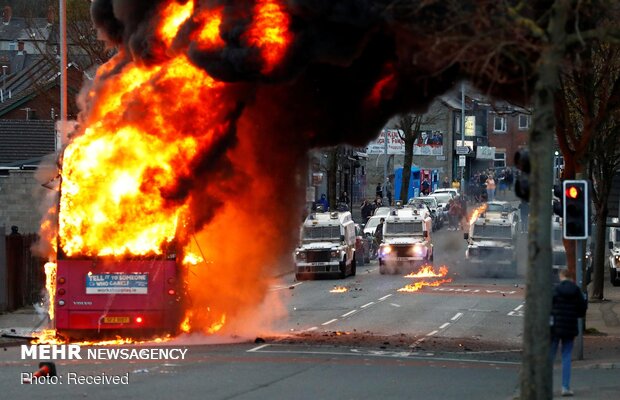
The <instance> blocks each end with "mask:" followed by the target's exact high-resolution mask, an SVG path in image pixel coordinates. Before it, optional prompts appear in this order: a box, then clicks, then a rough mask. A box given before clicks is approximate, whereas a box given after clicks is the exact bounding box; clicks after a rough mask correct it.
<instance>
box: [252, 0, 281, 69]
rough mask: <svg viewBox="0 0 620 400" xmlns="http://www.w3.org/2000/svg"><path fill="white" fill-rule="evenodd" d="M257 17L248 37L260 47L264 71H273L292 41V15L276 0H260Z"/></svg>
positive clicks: (257, 4)
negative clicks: (290, 29) (290, 28)
mask: <svg viewBox="0 0 620 400" xmlns="http://www.w3.org/2000/svg"><path fill="white" fill-rule="evenodd" d="M254 11H255V17H254V20H253V21H252V26H251V28H250V29H249V31H248V33H247V35H246V37H247V40H248V43H250V44H251V45H253V46H256V47H258V48H259V49H260V50H261V54H262V56H263V59H264V61H265V66H264V67H263V70H262V72H263V73H268V72H271V71H272V70H273V69H274V68H275V66H276V65H277V64H278V63H279V62H280V61H281V60H282V58H283V57H284V54H285V53H286V49H287V47H288V44H289V43H290V41H291V33H290V31H289V24H290V17H289V16H288V14H286V13H285V12H284V10H283V7H282V6H281V5H280V4H279V2H278V1H276V0H258V1H257V2H256V6H255V10H254Z"/></svg>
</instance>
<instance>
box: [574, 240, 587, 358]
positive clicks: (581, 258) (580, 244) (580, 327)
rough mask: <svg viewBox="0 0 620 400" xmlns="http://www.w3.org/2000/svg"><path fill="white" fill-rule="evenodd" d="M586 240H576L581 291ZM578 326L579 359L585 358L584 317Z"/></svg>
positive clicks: (577, 273) (577, 279)
mask: <svg viewBox="0 0 620 400" xmlns="http://www.w3.org/2000/svg"><path fill="white" fill-rule="evenodd" d="M584 242H585V240H575V247H576V250H577V251H576V258H577V260H576V262H575V278H576V279H575V280H576V283H577V286H578V287H579V290H580V291H581V288H582V286H583V263H584V256H583V244H584ZM577 327H578V331H577V332H578V333H577V340H576V341H575V351H576V354H577V359H578V360H583V318H579V319H578V320H577Z"/></svg>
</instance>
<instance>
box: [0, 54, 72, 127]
mask: <svg viewBox="0 0 620 400" xmlns="http://www.w3.org/2000/svg"><path fill="white" fill-rule="evenodd" d="M67 70H68V74H67V76H68V82H67V86H68V90H69V91H70V92H72V93H74V94H75V93H77V92H78V91H79V89H80V87H81V86H82V83H83V73H79V74H76V73H71V70H74V71H79V69H78V68H77V67H76V66H75V64H73V63H69V65H68V66H67ZM80 72H81V71H80ZM59 84H60V73H59V72H58V68H57V66H56V65H55V64H53V63H52V62H50V61H49V60H47V59H46V58H44V57H41V58H39V59H38V60H37V61H35V62H33V63H32V64H31V65H30V66H28V67H27V68H25V69H24V70H23V71H21V72H19V73H17V74H15V75H13V76H12V77H11V78H10V79H7V82H6V92H5V96H7V93H10V94H11V98H10V99H7V98H6V97H5V101H4V102H3V103H0V117H1V116H2V115H4V114H6V113H8V112H9V111H11V110H13V109H15V108H16V107H19V106H21V105H22V104H24V103H25V102H27V101H29V100H30V99H32V98H34V97H36V95H37V94H39V93H40V92H41V90H47V89H50V88H52V87H54V86H57V85H59Z"/></svg>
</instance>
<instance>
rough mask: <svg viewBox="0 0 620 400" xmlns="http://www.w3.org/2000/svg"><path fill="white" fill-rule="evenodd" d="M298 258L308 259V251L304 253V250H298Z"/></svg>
mask: <svg viewBox="0 0 620 400" xmlns="http://www.w3.org/2000/svg"><path fill="white" fill-rule="evenodd" d="M297 258H299V259H300V260H305V259H306V253H304V252H303V251H298V252H297Z"/></svg>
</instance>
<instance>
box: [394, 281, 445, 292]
mask: <svg viewBox="0 0 620 400" xmlns="http://www.w3.org/2000/svg"><path fill="white" fill-rule="evenodd" d="M449 282H452V279H451V278H448V279H441V280H438V281H433V282H426V281H420V282H415V283H413V284H409V285H407V286H405V287H404V288H400V289H398V291H399V292H417V291H418V290H420V289H422V288H423V287H425V286H431V287H434V286H439V285H442V284H444V283H449Z"/></svg>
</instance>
